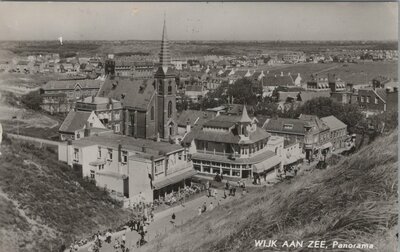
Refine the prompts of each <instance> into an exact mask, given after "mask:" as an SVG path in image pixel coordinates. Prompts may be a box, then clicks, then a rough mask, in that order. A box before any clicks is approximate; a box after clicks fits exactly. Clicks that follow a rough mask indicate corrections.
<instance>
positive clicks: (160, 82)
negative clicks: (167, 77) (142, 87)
mask: <svg viewBox="0 0 400 252" xmlns="http://www.w3.org/2000/svg"><path fill="white" fill-rule="evenodd" d="M158 93H159V94H162V93H163V83H162V80H160V81H159V82H158Z"/></svg>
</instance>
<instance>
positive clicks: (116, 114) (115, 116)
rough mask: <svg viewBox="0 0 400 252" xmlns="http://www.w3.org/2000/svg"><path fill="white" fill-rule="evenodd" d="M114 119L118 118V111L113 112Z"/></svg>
mask: <svg viewBox="0 0 400 252" xmlns="http://www.w3.org/2000/svg"><path fill="white" fill-rule="evenodd" d="M114 119H115V120H119V112H115V114H114Z"/></svg>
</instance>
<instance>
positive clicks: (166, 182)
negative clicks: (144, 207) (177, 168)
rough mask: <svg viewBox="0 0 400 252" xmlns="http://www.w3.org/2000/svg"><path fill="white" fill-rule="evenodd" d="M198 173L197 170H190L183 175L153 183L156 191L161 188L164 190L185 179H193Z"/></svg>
mask: <svg viewBox="0 0 400 252" xmlns="http://www.w3.org/2000/svg"><path fill="white" fill-rule="evenodd" d="M196 173H197V172H196V171H195V170H192V169H190V170H188V171H185V172H182V173H179V174H177V175H173V174H171V175H169V176H167V177H166V178H165V179H163V180H161V181H157V182H154V183H153V186H154V188H155V189H156V190H159V189H161V188H164V187H166V186H169V185H172V184H176V183H178V182H180V181H182V180H184V179H187V178H191V177H193V176H194V175H195V174H196Z"/></svg>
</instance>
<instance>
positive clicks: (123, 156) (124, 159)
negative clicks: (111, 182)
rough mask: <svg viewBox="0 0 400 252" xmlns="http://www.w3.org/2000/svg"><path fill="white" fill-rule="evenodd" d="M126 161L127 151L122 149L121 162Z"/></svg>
mask: <svg viewBox="0 0 400 252" xmlns="http://www.w3.org/2000/svg"><path fill="white" fill-rule="evenodd" d="M127 162H128V152H127V151H122V163H124V164H126V163H127Z"/></svg>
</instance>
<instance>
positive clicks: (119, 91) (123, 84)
mask: <svg viewBox="0 0 400 252" xmlns="http://www.w3.org/2000/svg"><path fill="white" fill-rule="evenodd" d="M153 83H154V79H152V78H146V79H144V78H143V79H133V78H132V79H131V78H114V79H110V78H108V79H107V80H106V81H105V82H104V84H103V86H102V87H101V89H100V90H99V92H98V94H99V96H100V97H109V98H111V99H115V100H118V101H121V103H122V105H123V107H131V108H134V109H137V110H147V107H148V106H149V103H150V101H151V99H152V97H153V95H154V93H155V89H154V85H153Z"/></svg>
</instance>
